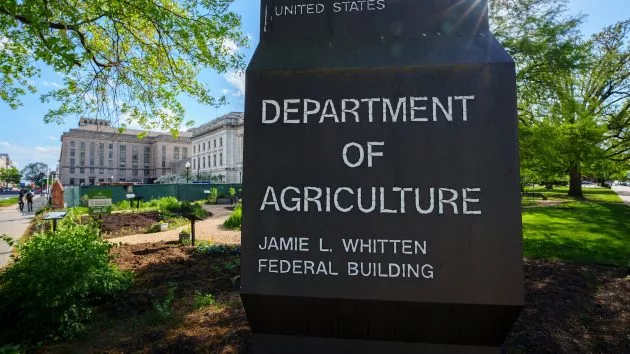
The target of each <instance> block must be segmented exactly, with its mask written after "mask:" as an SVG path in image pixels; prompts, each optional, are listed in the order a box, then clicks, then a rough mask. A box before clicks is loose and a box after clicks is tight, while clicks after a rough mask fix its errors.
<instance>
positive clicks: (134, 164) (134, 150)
mask: <svg viewBox="0 0 630 354" xmlns="http://www.w3.org/2000/svg"><path fill="white" fill-rule="evenodd" d="M138 159H139V155H138V145H133V146H132V147H131V168H132V170H131V175H132V176H138V165H139V161H138Z"/></svg>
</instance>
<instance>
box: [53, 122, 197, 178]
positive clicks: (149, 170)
mask: <svg viewBox="0 0 630 354" xmlns="http://www.w3.org/2000/svg"><path fill="white" fill-rule="evenodd" d="M141 133H143V132H142V131H140V130H133V129H127V130H125V131H123V132H120V131H119V130H118V129H117V128H114V127H111V126H110V123H109V122H108V121H103V120H96V119H86V118H81V120H80V121H79V127H78V128H77V129H70V131H68V132H65V133H63V134H62V135H61V156H60V161H59V179H60V180H61V183H62V184H63V185H65V186H82V185H96V184H100V183H110V182H135V183H148V184H150V183H153V182H154V181H155V180H156V179H157V178H158V177H160V176H163V175H167V174H171V173H179V172H180V171H181V169H182V166H183V165H184V164H185V163H186V161H188V160H189V159H190V147H191V136H192V135H191V133H190V132H181V133H180V134H179V137H177V138H174V137H173V136H172V135H171V134H170V133H159V132H147V135H146V136H145V137H144V138H142V139H140V138H139V137H138V136H139V134H141Z"/></svg>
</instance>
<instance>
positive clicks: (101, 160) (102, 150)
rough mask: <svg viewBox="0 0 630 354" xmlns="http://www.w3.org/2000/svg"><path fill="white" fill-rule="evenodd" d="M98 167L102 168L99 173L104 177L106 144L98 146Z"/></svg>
mask: <svg viewBox="0 0 630 354" xmlns="http://www.w3.org/2000/svg"><path fill="white" fill-rule="evenodd" d="M98 165H99V167H100V168H99V170H98V173H99V174H101V175H102V174H103V173H105V170H104V169H103V168H104V167H105V144H103V143H100V144H99V145H98Z"/></svg>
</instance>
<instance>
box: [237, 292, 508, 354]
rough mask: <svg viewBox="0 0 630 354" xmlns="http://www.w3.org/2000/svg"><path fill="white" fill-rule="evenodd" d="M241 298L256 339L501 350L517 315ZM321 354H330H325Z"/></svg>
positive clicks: (487, 308) (491, 308) (495, 308)
mask: <svg viewBox="0 0 630 354" xmlns="http://www.w3.org/2000/svg"><path fill="white" fill-rule="evenodd" d="M241 299H242V300H243V305H244V306H245V308H246V309H247V311H246V312H247V318H248V320H249V323H250V326H251V329H252V332H253V333H254V334H274V335H282V336H284V335H286V336H296V337H303V338H304V337H308V338H343V339H349V340H358V341H359V343H362V342H363V341H366V340H367V341H369V342H371V341H383V342H404V343H433V344H448V345H456V346H466V347H467V346H472V347H478V348H479V347H484V348H490V347H499V346H501V345H502V344H503V340H504V338H505V337H506V336H507V334H508V332H509V331H510V329H511V328H512V325H513V323H514V321H515V320H516V318H517V317H518V315H519V313H520V311H521V307H520V306H500V305H482V304H448V303H421V302H404V301H375V300H350V299H327V298H311V297H296V296H269V295H259V294H245V293H241ZM263 348H264V347H263ZM411 348H413V346H412V347H411ZM272 352H273V351H272ZM272 352H270V353H272ZM289 352H291V351H289ZM289 352H287V353H289ZM385 352H388V353H389V352H390V351H385ZM261 353H267V352H261ZM293 353H302V352H301V351H294V352H293ZM321 353H327V354H329V352H327V351H321ZM340 353H345V352H343V351H342V352H340ZM374 353H383V352H382V351H381V352H379V351H376V352H374ZM392 353H398V352H396V351H393V352H392ZM401 353H405V352H404V351H402V352H401ZM257 354H258V353H257ZM276 354H277V353H276Z"/></svg>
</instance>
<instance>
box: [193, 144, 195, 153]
mask: <svg viewBox="0 0 630 354" xmlns="http://www.w3.org/2000/svg"><path fill="white" fill-rule="evenodd" d="M194 153H195V145H193V154H194Z"/></svg>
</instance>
